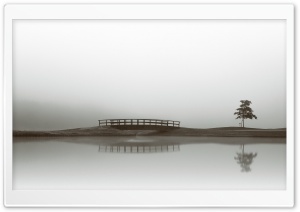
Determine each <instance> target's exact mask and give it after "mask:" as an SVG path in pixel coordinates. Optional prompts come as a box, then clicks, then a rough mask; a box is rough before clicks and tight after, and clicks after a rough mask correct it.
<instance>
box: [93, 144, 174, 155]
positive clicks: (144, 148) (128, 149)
mask: <svg viewBox="0 0 300 212" xmlns="http://www.w3.org/2000/svg"><path fill="white" fill-rule="evenodd" d="M178 151H180V145H179V144H176V145H175V144H172V145H99V149H98V152H106V153H158V152H178Z"/></svg>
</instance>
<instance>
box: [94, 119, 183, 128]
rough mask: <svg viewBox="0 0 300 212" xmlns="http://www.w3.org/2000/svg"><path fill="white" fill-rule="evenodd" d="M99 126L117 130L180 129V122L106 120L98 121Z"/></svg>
mask: <svg viewBox="0 0 300 212" xmlns="http://www.w3.org/2000/svg"><path fill="white" fill-rule="evenodd" d="M98 121H99V126H112V127H117V128H120V127H121V128H124V127H127V126H132V127H149V126H156V127H180V121H173V120H160V119H104V120H98Z"/></svg>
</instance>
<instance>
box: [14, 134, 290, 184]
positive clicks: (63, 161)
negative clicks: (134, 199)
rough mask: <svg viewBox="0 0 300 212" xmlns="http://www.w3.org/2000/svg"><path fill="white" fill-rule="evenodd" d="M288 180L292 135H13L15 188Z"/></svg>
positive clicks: (275, 181)
mask: <svg viewBox="0 0 300 212" xmlns="http://www.w3.org/2000/svg"><path fill="white" fill-rule="evenodd" d="M241 144H244V145H241ZM285 186H286V145H285V138H276V139H274V138H213V137H209V138H205V137H200V138H199V137H198V138H197V137H76V138H14V144H13V187H14V189H285Z"/></svg>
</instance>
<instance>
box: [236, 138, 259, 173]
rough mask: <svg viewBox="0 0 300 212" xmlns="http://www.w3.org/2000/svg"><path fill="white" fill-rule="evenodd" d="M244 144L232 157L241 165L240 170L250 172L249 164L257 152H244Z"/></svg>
mask: <svg viewBox="0 0 300 212" xmlns="http://www.w3.org/2000/svg"><path fill="white" fill-rule="evenodd" d="M244 146H245V145H244V144H243V145H242V146H241V148H242V152H241V153H239V152H237V153H236V154H237V156H236V157H234V159H235V160H236V161H237V163H238V164H240V166H241V168H242V169H241V172H250V171H251V168H250V165H251V164H252V162H253V158H255V157H256V156H257V153H252V152H251V153H245V152H244Z"/></svg>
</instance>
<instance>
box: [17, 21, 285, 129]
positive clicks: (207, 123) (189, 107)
mask: <svg viewBox="0 0 300 212" xmlns="http://www.w3.org/2000/svg"><path fill="white" fill-rule="evenodd" d="M285 39H286V37H285V22H284V21H281V20H256V21H254V20H252V21H249V20H248V21H246V20H240V21H236V20H235V21H231V20H14V22H13V127H14V129H16V130H55V129H67V128H77V127H90V126H96V125H97V124H98V121H97V120H99V119H110V118H155V119H170V120H176V121H181V126H182V127H193V128H210V127H226V126H239V122H240V120H236V119H235V116H234V115H233V113H234V112H235V109H236V108H238V107H239V104H240V102H239V101H240V100H243V99H248V100H250V101H252V103H253V104H252V105H251V107H252V109H253V110H254V114H255V115H256V116H257V117H258V119H257V120H246V121H245V126H246V127H261V128H281V127H286V68H285V66H286V58H285V57H286V54H285V51H286V43H285Z"/></svg>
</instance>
